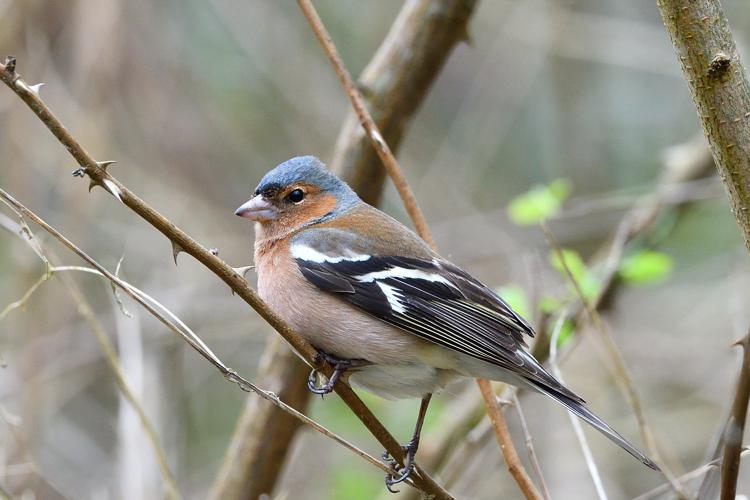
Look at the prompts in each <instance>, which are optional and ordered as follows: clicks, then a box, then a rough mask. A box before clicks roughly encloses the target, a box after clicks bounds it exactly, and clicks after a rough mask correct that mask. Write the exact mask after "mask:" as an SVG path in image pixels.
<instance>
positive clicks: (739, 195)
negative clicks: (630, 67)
mask: <svg viewBox="0 0 750 500" xmlns="http://www.w3.org/2000/svg"><path fill="white" fill-rule="evenodd" d="M656 3H657V4H658V6H659V9H660V10H661V15H662V19H663V20H664V25H665V26H666V28H667V32H668V33H669V36H670V38H671V39H672V44H673V45H674V48H675V51H676V52H677V58H678V60H679V62H680V65H681V66H682V71H683V74H684V76H685V79H686V80H687V82H688V86H689V87H690V92H691V93H692V95H693V102H694V103H695V106H696V109H697V111H698V116H699V117H700V120H701V124H702V125H703V132H704V133H705V134H706V138H707V139H708V142H709V144H710V145H711V151H712V152H713V155H714V159H715V160H716V166H717V168H718V169H719V174H720V175H721V178H722V180H723V181H724V185H725V186H726V188H727V192H728V194H729V202H730V204H731V206H732V212H733V213H734V216H735V218H736V219H737V224H739V226H740V229H741V230H742V233H743V236H744V238H745V245H746V246H747V248H748V250H750V127H748V122H749V121H750V82H748V79H747V75H746V73H745V68H743V66H742V63H741V62H740V56H739V54H738V52H737V46H736V44H735V42H734V38H733V37H732V32H731V30H730V29H729V21H727V17H726V15H725V14H724V11H723V9H722V7H721V3H720V2H717V1H715V0H657V2H656Z"/></svg>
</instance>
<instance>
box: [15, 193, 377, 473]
mask: <svg viewBox="0 0 750 500" xmlns="http://www.w3.org/2000/svg"><path fill="white" fill-rule="evenodd" d="M0 199H2V200H4V201H5V202H7V203H8V204H9V206H11V207H12V208H13V209H14V210H17V211H18V213H19V214H20V215H21V216H22V217H27V218H29V219H31V220H33V221H34V222H35V223H36V224H37V225H39V226H40V227H41V228H42V229H44V230H45V231H47V232H48V233H49V234H50V235H52V236H53V237H54V238H56V239H57V240H58V241H59V242H60V243H62V244H63V245H65V246H66V247H67V248H68V249H70V250H71V251H73V253H75V254H76V255H78V256H79V257H81V258H82V259H83V260H85V261H86V262H88V263H89V264H90V265H91V266H92V267H93V269H85V268H84V269H73V270H82V271H87V272H91V273H92V274H98V275H100V276H103V277H104V278H106V279H108V280H109V281H110V282H112V283H114V284H115V285H116V286H117V287H119V288H120V289H121V290H122V291H124V292H125V293H126V294H128V295H129V296H130V297H131V298H132V299H133V300H135V301H136V302H138V303H139V304H140V305H141V306H143V307H144V308H145V309H146V310H147V311H148V312H149V313H151V315H152V316H154V317H155V318H156V319H158V320H159V321H160V322H161V323H163V324H164V325H165V326H166V327H167V328H169V329H170V330H172V331H173V332H175V333H176V334H177V335H178V336H180V337H182V339H183V340H185V341H186V342H187V343H188V344H190V346H191V347H193V349H195V350H196V351H197V352H198V353H199V354H200V355H201V356H203V357H204V358H206V359H207V360H208V361H209V362H210V363H211V364H212V365H214V366H215V367H216V368H217V369H218V370H219V371H220V372H221V373H222V374H223V375H224V377H225V378H226V379H227V380H229V381H230V382H234V383H235V384H237V385H238V386H239V388H240V389H242V390H243V391H245V392H254V393H255V394H257V395H259V396H260V397H261V398H263V399H265V400H266V401H269V402H271V403H273V404H274V405H276V406H277V407H279V408H281V409H282V410H284V411H285V412H287V413H289V414H290V415H292V416H293V417H295V418H296V419H298V420H300V421H301V422H302V423H305V424H307V425H309V426H310V427H312V428H313V429H315V430H316V431H318V432H319V433H321V434H323V435H324V436H326V437H328V438H331V439H332V440H334V441H336V442H337V443H339V444H341V445H343V446H344V447H345V448H347V449H349V450H350V451H352V452H354V453H355V454H357V455H359V456H360V457H362V458H364V459H365V460H367V461H368V462H370V463H371V464H373V465H375V466H376V467H378V468H379V469H381V470H383V471H385V472H389V471H390V469H389V468H388V467H386V466H385V465H384V464H383V463H381V462H380V461H379V460H378V459H376V458H374V457H372V456H371V455H369V454H367V453H365V452H364V451H362V450H360V449H359V448H357V447H356V446H354V445H353V444H351V443H349V442H348V441H346V440H345V439H344V438H342V437H341V436H339V435H337V434H335V433H333V432H331V431H329V430H328V429H326V428H325V427H323V426H322V425H320V424H319V423H317V422H316V421H315V420H313V419H311V418H309V417H307V416H306V415H304V414H302V413H300V412H298V411H297V410H295V409H294V408H292V407H291V406H289V405H287V404H286V403H284V402H283V401H282V400H281V399H280V398H279V396H277V395H276V394H274V393H273V392H271V391H267V390H263V389H261V388H259V387H258V386H256V385H255V384H253V383H251V382H249V381H247V380H246V379H244V378H243V377H241V376H240V375H238V374H237V373H236V372H235V371H234V370H232V369H231V368H229V367H227V366H226V365H225V364H224V363H223V362H222V361H221V359H219V357H218V356H216V355H215V354H214V353H213V352H212V351H211V350H210V349H209V348H208V346H206V344H205V343H204V342H203V341H202V340H201V339H200V337H198V335H196V334H195V333H194V332H193V331H192V330H191V329H190V328H188V327H187V325H185V323H183V322H182V321H181V320H180V319H179V318H178V317H177V316H176V315H175V314H174V313H172V312H171V311H170V310H169V309H167V308H166V307H164V306H163V305H162V304H161V303H159V302H158V301H157V300H156V299H153V298H151V297H150V296H148V295H147V294H146V293H144V292H143V291H141V290H139V289H138V288H136V287H134V286H133V285H131V284H129V283H127V282H125V281H123V280H121V279H120V278H118V277H117V276H115V275H114V274H112V273H110V272H109V271H108V270H107V269H105V268H104V267H103V266H102V265H101V264H99V263H98V262H97V261H95V260H94V259H93V258H91V257H90V256H89V255H88V254H86V253H85V252H84V251H83V250H81V249H80V248H78V247H77V246H76V245H75V244H74V243H73V242H71V241H70V240H69V239H67V238H66V237H65V236H63V235H62V234H61V233H60V232H59V231H57V230H56V229H55V228H53V227H52V226H50V225H49V224H47V223H46V222H45V221H44V220H43V219H42V218H41V217H39V216H38V215H36V214H35V213H34V212H32V211H31V210H29V209H28V208H26V207H25V206H24V205H22V204H21V203H20V202H19V201H18V200H16V199H15V198H13V197H12V196H10V195H9V194H8V193H7V192H5V191H4V190H3V189H2V188H0ZM154 306H156V307H158V308H160V309H162V310H163V311H164V312H163V313H162V312H161V311H159V310H157V309H156V308H155V307H154Z"/></svg>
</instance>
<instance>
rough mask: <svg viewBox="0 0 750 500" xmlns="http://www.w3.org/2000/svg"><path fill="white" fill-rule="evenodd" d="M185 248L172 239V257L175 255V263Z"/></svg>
mask: <svg viewBox="0 0 750 500" xmlns="http://www.w3.org/2000/svg"><path fill="white" fill-rule="evenodd" d="M184 251H185V249H184V248H182V247H181V246H180V244H179V243H177V242H176V241H174V240H172V257H174V265H175V266H176V265H177V255H179V253H180V252H184Z"/></svg>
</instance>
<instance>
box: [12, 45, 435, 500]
mask: <svg viewBox="0 0 750 500" xmlns="http://www.w3.org/2000/svg"><path fill="white" fill-rule="evenodd" d="M9 66H10V67H11V68H12V69H13V71H10V70H9ZM15 67H16V60H15V58H14V57H8V58H7V59H6V61H5V63H4V64H0V80H2V81H3V83H5V84H6V85H7V86H8V87H9V88H10V89H11V90H12V91H13V92H14V93H15V94H16V95H17V96H18V97H19V98H20V99H21V100H22V101H23V102H24V103H26V105H27V106H29V108H31V110H32V111H33V112H34V113H35V114H36V115H37V117H39V119H40V120H41V121H42V122H43V123H44V124H45V125H46V126H47V128H48V129H49V130H50V132H52V134H53V135H54V136H55V137H56V138H57V139H58V141H60V143H61V144H62V145H63V146H65V148H66V149H67V150H68V152H70V154H71V155H72V156H73V158H75V160H76V161H77V162H78V164H79V165H80V166H81V168H80V169H78V170H77V171H76V173H77V174H79V175H88V177H89V178H90V180H91V187H93V186H97V185H98V186H102V187H104V189H105V190H106V191H107V192H109V193H110V194H112V195H113V196H114V197H115V198H117V199H118V201H120V202H121V203H123V204H124V205H125V206H127V207H128V208H130V209H131V210H133V211H134V212H135V213H137V214H138V215H139V216H141V217H142V218H143V219H144V220H146V221H147V222H148V223H149V224H151V225H152V226H154V227H155V228H156V229H157V230H158V231H160V232H161V233H162V234H164V236H166V237H167V238H168V239H169V240H170V241H171V242H172V246H173V249H174V251H175V252H185V253H188V254H190V255H191V256H193V257H194V258H195V259H196V260H198V261H199V262H200V263H201V264H203V265H204V266H205V267H207V268H208V269H209V270H210V271H212V272H213V273H214V274H216V275H217V276H218V277H219V278H220V279H221V280H222V281H224V282H225V283H227V285H229V287H230V288H231V289H232V290H233V291H234V292H235V293H236V294H237V295H238V296H239V297H240V298H242V299H243V300H244V301H245V302H247V303H248V304H249V305H250V306H251V307H252V308H253V309H255V311H256V312H257V313H258V314H259V315H260V316H261V317H262V318H263V319H264V320H266V321H267V322H268V323H269V324H270V325H271V326H272V327H274V329H275V330H276V331H277V332H278V333H279V334H280V335H281V336H282V337H284V339H285V340H286V341H287V342H288V343H289V344H290V345H291V346H292V347H293V348H294V349H295V350H296V351H297V352H298V353H299V354H300V355H301V356H302V357H303V358H304V359H305V361H306V362H307V363H308V364H309V365H310V366H312V367H313V368H316V369H318V370H320V371H321V372H322V373H324V374H326V375H330V374H331V372H332V368H331V366H330V365H328V364H327V363H325V361H324V360H323V359H322V357H321V356H319V355H318V354H317V352H316V351H315V349H314V348H313V347H312V346H311V345H310V344H309V343H308V342H307V341H305V340H304V338H302V337H301V336H300V335H299V334H298V333H297V332H295V331H294V330H292V329H291V327H289V325H287V324H286V323H285V322H284V321H283V320H282V319H281V317H279V316H278V315H277V314H276V313H275V312H273V311H272V310H271V309H270V308H269V307H268V306H267V305H266V304H265V303H264V302H263V300H262V299H261V298H260V297H259V296H258V294H257V292H256V291H255V290H254V289H253V288H252V287H251V286H250V285H249V284H248V282H247V280H245V278H244V277H243V276H242V273H241V272H238V271H237V270H235V269H234V268H232V267H231V266H229V265H228V264H226V263H225V262H224V261H223V260H221V259H220V258H219V257H218V256H217V255H215V254H214V253H212V252H211V251H210V250H209V249H207V248H205V247H204V246H202V245H201V244H200V243H198V242H197V241H195V240H194V239H193V238H192V237H190V236H189V235H188V234H187V233H185V232H184V231H183V230H181V229H180V228H178V227H177V226H176V225H175V224H174V223H172V222H171V221H169V220H168V219H167V218H166V217H164V216H163V215H161V214H160V213H159V212H157V211H156V210H154V209H153V208H152V207H151V206H150V205H148V204H147V203H146V202H145V201H143V200H142V199H141V198H139V197H138V196H137V195H136V194H135V193H133V192H132V191H130V190H129V189H128V188H126V187H125V186H124V185H123V184H122V183H121V182H119V181H118V180H117V179H115V178H114V177H113V176H112V175H111V174H110V173H109V172H108V171H107V167H108V166H109V164H110V163H111V162H97V161H96V160H94V158H93V157H92V156H91V155H90V154H89V153H88V152H87V151H86V150H85V149H84V148H83V147H82V146H81V145H80V144H79V143H78V141H77V140H76V139H75V138H74V137H73V136H72V135H71V134H70V132H69V131H68V130H67V129H66V128H65V127H64V126H63V124H62V123H61V122H60V120H59V119H58V118H57V117H56V116H55V115H54V114H53V113H52V111H51V110H50V109H49V108H48V107H47V105H46V104H44V102H43V101H42V100H41V99H40V97H39V93H38V91H39V86H37V85H32V86H30V85H28V84H27V83H26V82H25V81H24V80H22V79H21V77H20V75H19V74H18V73H17V72H16V71H15ZM61 236H62V235H61ZM110 276H112V278H114V279H115V280H117V278H116V277H114V276H113V275H111V274H110ZM144 307H146V308H147V309H149V312H152V309H150V306H149V305H147V304H146V305H144ZM162 322H164V321H162ZM183 338H185V340H186V341H188V343H190V345H191V346H192V347H193V348H194V349H196V350H198V351H199V352H201V353H202V354H203V355H204V357H206V351H202V350H200V349H199V345H197V344H196V343H195V340H194V339H190V340H188V339H189V337H183ZM207 359H209V361H210V362H211V363H212V364H214V365H215V366H216V367H217V368H218V369H219V370H222V373H224V374H225V377H226V378H227V379H229V380H230V381H232V382H235V383H237V384H238V385H239V386H240V388H242V389H243V390H245V391H253V392H255V390H254V389H253V387H254V386H252V385H251V384H249V383H248V382H247V381H245V380H244V379H242V378H240V377H239V376H238V375H237V374H236V373H235V372H234V371H232V370H229V369H228V368H227V367H225V366H223V364H221V363H218V364H217V362H216V360H215V359H211V358H210V357H207ZM335 390H336V393H337V394H338V395H339V397H341V399H342V400H343V401H344V402H345V403H346V404H347V406H349V407H350V408H351V410H352V412H353V413H354V414H355V415H356V416H357V418H359V419H360V420H361V421H362V423H364V425H365V426H366V427H367V428H368V430H369V431H370V432H371V433H372V434H373V436H375V438H376V439H377V440H378V441H379V442H380V443H381V444H382V445H383V446H384V447H385V449H386V450H388V452H389V453H390V454H391V456H393V457H394V458H395V459H396V460H398V461H400V462H401V461H403V459H404V451H403V449H402V448H401V445H400V444H399V443H398V441H396V439H395V438H394V437H393V436H392V435H391V434H390V432H388V430H387V429H386V428H385V427H384V426H383V424H382V423H381V422H380V421H379V420H378V419H377V418H376V417H375V415H373V413H372V412H371V411H370V409H369V408H367V406H366V405H365V404H364V403H363V402H362V400H361V399H360V398H359V397H358V396H357V395H356V394H355V393H354V391H353V390H352V389H351V388H350V387H349V386H348V385H347V384H343V383H342V384H336V389H335ZM258 394H259V395H260V396H261V397H263V398H264V399H266V398H267V399H268V400H269V401H271V402H272V403H274V404H277V402H276V401H277V400H276V399H275V397H272V396H271V395H269V394H266V393H265V392H263V391H261V390H259V392H258ZM290 410H292V411H295V412H296V410H294V409H293V408H290ZM300 417H304V418H307V417H305V416H304V415H302V414H300ZM413 480H414V484H415V485H417V487H418V488H419V489H421V490H423V491H425V492H427V493H429V494H431V495H434V496H435V497H436V498H450V494H449V493H448V492H446V491H445V490H444V489H442V488H441V487H440V486H439V485H438V484H437V483H435V481H434V480H433V479H432V478H431V477H429V476H428V475H427V474H426V473H424V472H422V471H419V473H418V474H415V475H414V477H413Z"/></svg>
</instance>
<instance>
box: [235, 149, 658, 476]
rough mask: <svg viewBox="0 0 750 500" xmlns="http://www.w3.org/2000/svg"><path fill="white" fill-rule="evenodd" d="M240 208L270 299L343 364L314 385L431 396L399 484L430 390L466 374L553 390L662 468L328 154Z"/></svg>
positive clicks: (498, 305)
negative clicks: (343, 382) (337, 169)
mask: <svg viewBox="0 0 750 500" xmlns="http://www.w3.org/2000/svg"><path fill="white" fill-rule="evenodd" d="M235 214H236V215H239V216H241V217H245V218H247V219H250V220H253V221H256V224H255V235H256V239H255V264H256V271H257V273H258V292H259V294H260V296H261V297H262V298H263V299H264V300H265V301H266V302H267V303H268V304H269V306H270V307H271V308H272V309H273V310H274V311H276V313H278V314H279V315H280V316H281V317H282V318H284V319H285V320H286V321H287V322H288V323H289V324H290V325H292V327H294V328H295V329H296V330H297V331H298V332H299V333H300V334H301V335H303V336H304V337H305V338H306V339H307V340H308V341H309V342H310V343H311V344H312V345H313V346H314V347H315V348H316V349H318V350H319V351H320V352H321V353H322V354H323V355H324V357H325V358H326V359H327V360H328V361H329V362H330V363H332V364H333V366H334V368H335V371H334V373H333V375H332V376H331V379H330V380H328V381H327V383H326V384H325V385H324V386H322V387H317V386H316V385H315V378H314V377H315V373H314V372H313V373H311V377H312V378H311V380H310V383H309V385H310V388H311V390H313V391H314V392H316V393H319V394H324V393H327V392H330V391H331V390H332V389H333V385H334V384H335V383H336V381H337V379H338V378H339V376H341V374H343V373H344V372H345V371H347V370H348V375H349V380H350V381H351V382H352V383H353V384H355V385H357V386H360V387H363V388H365V389H367V390H369V391H371V392H374V393H376V394H378V395H380V396H382V397H385V398H390V399H396V398H418V397H421V398H422V405H421V407H420V414H419V419H418V421H417V426H416V429H415V432H414V436H413V438H412V440H411V441H410V443H409V444H408V445H407V446H406V447H405V449H406V452H407V460H406V463H405V464H404V468H403V469H401V471H398V470H396V471H394V472H395V474H392V475H390V476H389V477H387V478H386V484H387V485H388V488H389V489H390V487H391V486H392V485H393V484H395V483H398V482H401V481H403V480H405V479H406V478H407V477H408V475H409V473H410V472H411V470H412V468H413V463H414V456H415V454H416V451H417V447H418V445H419V434H420V430H421V426H422V423H423V420H424V414H425V412H426V410H427V404H428V402H429V399H430V396H431V395H432V393H433V392H434V391H435V390H437V389H439V388H441V387H443V386H444V385H445V384H446V383H448V382H449V381H451V380H453V379H455V378H457V377H461V376H463V377H474V378H486V379H490V380H501V381H503V382H507V383H510V384H513V385H515V386H518V387H523V388H525V389H531V390H533V391H536V392H541V393H542V394H545V395H547V396H549V397H551V398H552V399H554V400H555V401H557V402H558V403H560V404H562V405H563V406H564V407H565V408H567V409H568V410H569V411H571V412H573V413H574V414H575V415H577V416H578V417H580V418H581V419H583V420H585V421H586V422H588V423H589V424H591V425H592V426H593V427H594V428H596V429H597V430H598V431H600V432H601V433H602V434H604V435H605V436H606V437H608V438H609V439H611V440H612V441H614V442H615V443H617V444H618V445H619V446H621V447H622V448H623V449H625V451H627V452H628V453H630V454H631V455H633V456H634V457H636V458H637V459H638V460H640V461H641V462H643V463H644V464H645V465H647V466H648V467H651V468H652V469H658V468H657V466H656V464H654V462H653V461H651V460H650V459H649V458H648V457H646V456H645V455H644V454H643V453H641V452H640V451H638V450H637V449H636V448H635V447H634V446H633V445H632V444H630V443H629V442H628V441H627V440H626V439H625V438H623V437H622V436H621V435H620V434H618V433H617V432H616V431H614V430H613V429H612V428H610V427H609V425H607V424H606V423H605V422H604V421H603V420H602V419H601V418H599V417H598V416H596V415H595V414H594V413H592V412H591V411H590V410H589V409H588V408H587V407H586V406H585V402H584V400H583V399H581V398H580V397H579V396H578V395H576V394H575V393H574V392H572V391H571V390H569V389H568V388H566V387H564V386H563V385H562V384H561V383H560V382H558V381H557V380H556V379H555V378H554V377H553V376H552V375H550V374H549V373H547V371H545V369H544V368H543V367H542V366H541V365H540V364H539V362H538V361H537V360H536V359H534V357H532V356H531V354H530V353H529V352H528V351H527V350H526V347H527V345H526V342H525V340H524V336H525V335H528V336H529V337H533V335H534V331H533V329H532V328H531V326H530V325H529V323H528V322H526V321H525V320H524V319H523V318H522V317H521V316H519V315H518V314H517V313H516V312H515V311H513V309H511V307H510V306H509V305H508V304H507V303H506V302H505V301H504V300H503V299H501V298H500V297H499V296H497V294H495V293H494V292H493V291H492V290H491V289H490V288H488V287H486V286H485V285H483V284H482V283H481V282H479V281H478V280H477V279H475V278H473V277H472V276H471V275H469V274H468V273H467V272H466V271H464V270H462V269H460V268H459V267H457V266H455V265H453V264H451V263H450V262H448V261H447V260H445V259H444V258H442V257H440V255H438V254H437V253H435V252H434V251H433V250H432V249H431V248H430V247H429V246H427V244H425V242H424V241H423V240H422V239H421V238H419V237H418V236H417V235H416V234H415V233H413V232H412V231H411V230H410V229H408V228H407V227H405V226H404V225H402V224H401V223H399V222H398V221H396V220H395V219H393V218H391V217H390V216H388V215H386V214H385V213H383V212H381V211H380V210H378V209H376V208H374V207H372V206H370V205H368V204H367V203H365V202H363V201H362V200H361V199H360V198H359V197H358V196H357V195H356V194H355V193H354V191H352V189H351V188H350V187H349V186H348V185H347V184H346V183H345V182H344V181H342V180H341V179H339V178H338V177H336V176H335V175H334V174H332V173H330V172H329V171H328V170H327V169H326V168H325V166H324V165H323V163H322V162H321V161H320V160H318V159H317V158H315V157H313V156H301V157H297V158H292V159H290V160H288V161H286V162H284V163H282V164H280V165H279V166H277V167H276V168H274V169H273V170H271V171H270V172H268V173H267V174H266V175H265V176H264V177H263V179H262V180H261V181H260V184H258V187H257V188H256V190H255V193H254V194H253V197H252V198H251V199H250V200H248V201H247V202H246V203H245V204H243V205H242V206H240V207H239V208H238V209H237V211H236V212H235ZM386 457H387V455H386Z"/></svg>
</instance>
